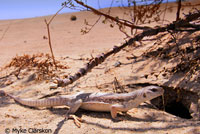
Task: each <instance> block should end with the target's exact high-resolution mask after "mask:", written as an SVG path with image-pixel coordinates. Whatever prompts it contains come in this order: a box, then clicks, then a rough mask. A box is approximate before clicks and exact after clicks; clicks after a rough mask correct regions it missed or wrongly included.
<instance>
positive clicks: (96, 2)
mask: <svg viewBox="0 0 200 134" xmlns="http://www.w3.org/2000/svg"><path fill="white" fill-rule="evenodd" d="M65 1H66V0H0V20H7V19H23V18H32V17H39V16H46V15H52V14H55V13H56V12H57V11H58V10H59V9H60V8H61V3H63V2H65ZM116 1H119V2H116ZM126 1H127V0H115V2H114V3H113V4H112V5H113V6H119V5H121V2H123V3H124V4H125V2H126ZM168 1H172V0H168ZM111 3H112V0H87V4H88V5H90V6H93V7H94V8H97V9H98V8H99V7H100V8H105V7H110V5H111ZM66 12H74V10H71V9H68V8H64V9H63V10H62V11H61V12H60V13H66Z"/></svg>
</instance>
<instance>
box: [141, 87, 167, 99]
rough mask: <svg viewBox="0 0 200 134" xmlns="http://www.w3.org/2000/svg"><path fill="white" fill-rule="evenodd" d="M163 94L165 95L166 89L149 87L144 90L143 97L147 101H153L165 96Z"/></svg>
mask: <svg viewBox="0 0 200 134" xmlns="http://www.w3.org/2000/svg"><path fill="white" fill-rule="evenodd" d="M163 93H164V89H163V88H162V87H159V86H148V87H145V88H144V90H143V92H142V97H143V98H144V99H146V100H151V99H153V98H156V97H158V96H161V95H163Z"/></svg>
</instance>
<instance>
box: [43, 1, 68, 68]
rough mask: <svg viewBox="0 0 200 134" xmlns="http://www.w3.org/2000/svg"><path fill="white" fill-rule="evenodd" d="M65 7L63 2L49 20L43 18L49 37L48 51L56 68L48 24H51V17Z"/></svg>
mask: <svg viewBox="0 0 200 134" xmlns="http://www.w3.org/2000/svg"><path fill="white" fill-rule="evenodd" d="M65 7H66V4H63V5H62V7H61V8H60V9H59V10H58V11H57V12H56V13H55V14H54V15H53V16H52V17H51V18H50V20H49V22H47V20H46V19H45V20H44V21H45V24H46V26H47V32H48V39H49V48H50V51H51V55H52V59H53V63H54V65H55V67H56V69H57V65H56V61H55V57H54V54H53V49H52V45H51V34H50V28H49V25H50V24H51V22H52V21H53V19H54V18H55V17H56V15H58V13H59V12H60V11H61V10H62V9H63V8H65Z"/></svg>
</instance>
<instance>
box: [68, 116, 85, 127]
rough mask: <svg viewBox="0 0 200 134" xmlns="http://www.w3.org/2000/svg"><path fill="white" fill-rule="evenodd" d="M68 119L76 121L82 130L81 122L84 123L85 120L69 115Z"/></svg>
mask: <svg viewBox="0 0 200 134" xmlns="http://www.w3.org/2000/svg"><path fill="white" fill-rule="evenodd" d="M68 118H70V119H73V120H74V124H75V125H76V126H77V127H78V128H80V127H81V122H83V120H82V119H81V118H79V117H77V116H76V115H69V116H68Z"/></svg>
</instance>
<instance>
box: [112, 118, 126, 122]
mask: <svg viewBox="0 0 200 134" xmlns="http://www.w3.org/2000/svg"><path fill="white" fill-rule="evenodd" d="M112 120H113V122H119V121H123V120H124V119H123V118H121V117H116V118H112Z"/></svg>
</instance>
